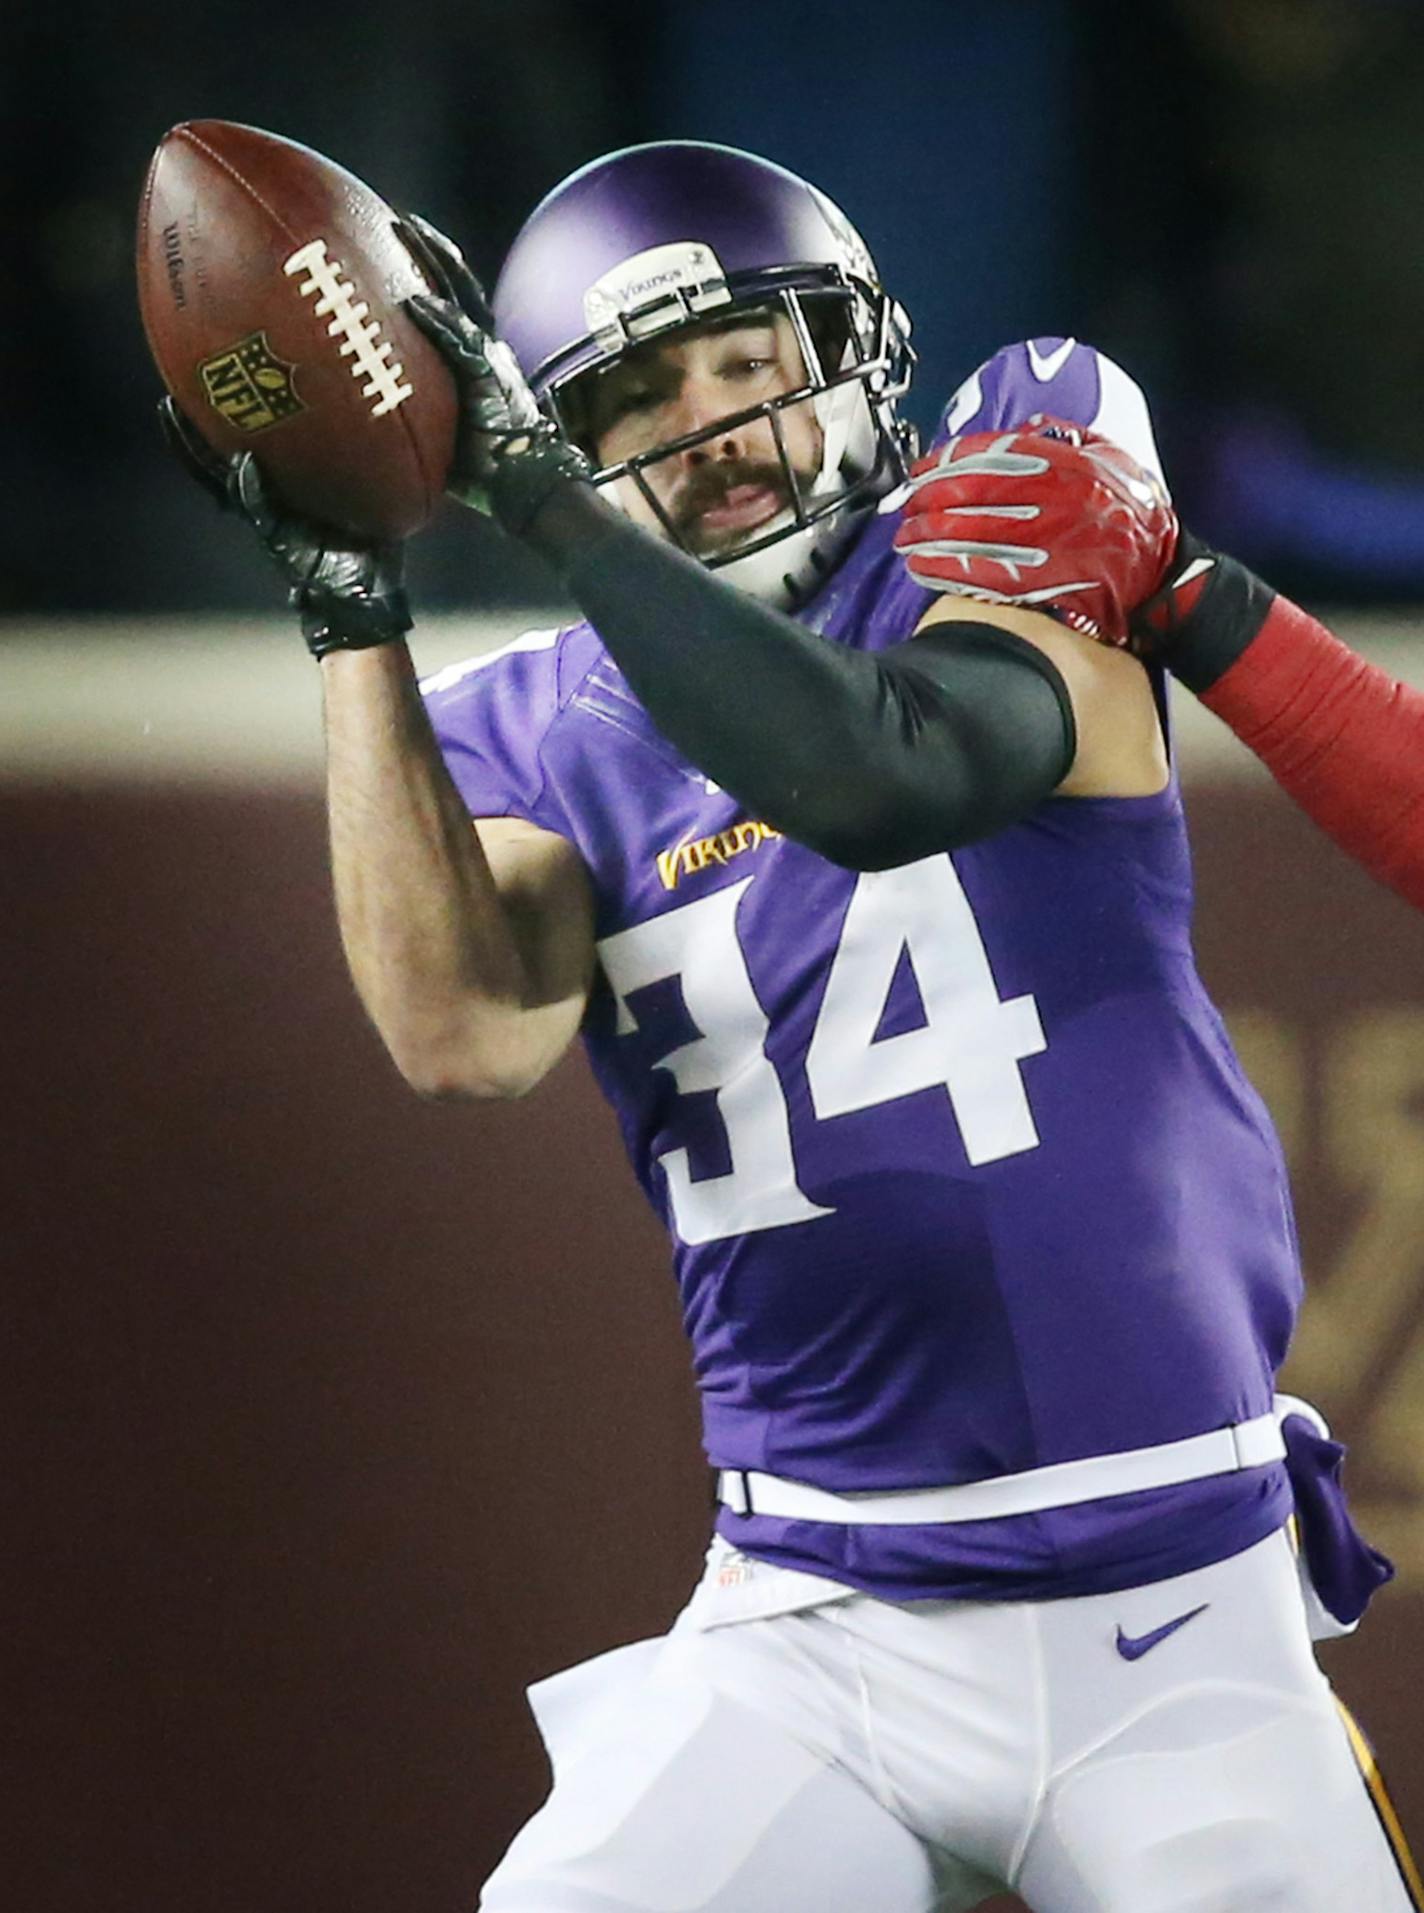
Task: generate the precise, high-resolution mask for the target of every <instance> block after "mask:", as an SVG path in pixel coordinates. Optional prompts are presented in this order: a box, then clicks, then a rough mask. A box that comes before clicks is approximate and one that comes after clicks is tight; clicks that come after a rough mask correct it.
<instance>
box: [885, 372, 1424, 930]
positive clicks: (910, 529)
mask: <svg viewBox="0 0 1424 1913" xmlns="http://www.w3.org/2000/svg"><path fill="white" fill-rule="evenodd" d="M1065 343H1066V342H1065ZM1022 349H1023V348H1009V350H1010V352H1014V351H1021V350H1022ZM1077 349H1078V350H1079V351H1081V350H1083V349H1084V348H1081V347H1080V348H1077ZM1001 356H1002V355H1001ZM997 374H999V365H998V361H997V360H991V361H990V362H989V364H988V365H986V366H984V367H982V368H981V370H980V372H979V373H978V374H976V375H975V376H976V380H977V381H978V384H979V386H980V388H981V398H982V395H983V390H984V389H987V388H992V387H993V386H994V385H995V383H996V375H997ZM1003 417H1004V419H1005V422H1007V423H1018V422H1019V421H1018V420H1017V419H1014V418H1012V417H1010V416H1009V415H1008V414H1007V413H1005V414H1003ZM996 422H997V421H995V420H994V419H993V417H992V416H990V417H989V418H987V419H986V417H985V415H984V411H983V408H982V406H981V409H980V412H979V415H978V416H977V417H976V419H975V425H976V428H977V430H976V433H975V435H973V436H970V437H966V438H962V439H960V440H959V441H958V442H954V443H951V444H950V445H949V446H947V447H945V448H944V450H943V451H942V452H941V453H939V454H938V455H937V456H936V457H935V458H934V459H931V460H927V461H925V462H924V464H923V466H922V468H921V469H920V470H919V471H918V473H917V474H916V476H915V478H914V479H913V481H912V482H913V486H914V490H913V492H912V494H911V498H910V501H909V502H908V504H907V509H906V517H905V521H904V523H903V525H902V526H901V529H900V531H899V533H898V534H897V544H898V545H899V547H900V549H901V550H902V551H903V553H904V555H905V558H906V561H907V563H908V565H909V567H910V571H911V573H912V574H913V576H915V577H916V578H918V579H919V580H920V582H921V583H922V584H925V585H927V586H929V587H930V588H931V589H933V590H943V591H948V592H950V593H962V594H964V595H965V596H968V597H975V596H979V595H981V594H982V595H983V597H984V598H985V599H986V601H989V602H995V601H997V602H1004V603H1033V604H1034V605H1036V606H1039V607H1041V608H1045V609H1051V610H1054V611H1056V612H1058V613H1059V614H1060V615H1061V616H1063V617H1065V618H1066V619H1067V620H1068V621H1069V622H1070V623H1076V624H1077V626H1078V628H1079V629H1084V630H1087V629H1090V628H1091V624H1090V623H1089V622H1084V621H1083V620H1082V618H1081V614H1080V613H1078V612H1077V611H1075V607H1076V606H1079V605H1080V604H1081V602H1082V599H1083V594H1084V589H1085V586H1084V572H1085V559H1086V563H1087V566H1088V568H1089V571H1090V574H1091V571H1092V567H1094V566H1096V567H1097V571H1096V576H1095V583H1096V585H1097V587H1098V598H1097V604H1098V607H1099V609H1100V611H1101V612H1102V614H1103V615H1102V622H1103V627H1104V628H1103V629H1102V630H1101V632H1100V633H1099V635H1100V636H1101V637H1102V638H1103V639H1105V640H1106V641H1108V642H1111V643H1114V644H1126V645H1128V646H1129V647H1130V648H1131V649H1132V650H1134V651H1135V652H1136V653H1137V654H1138V655H1139V656H1142V657H1146V658H1152V659H1157V660H1160V661H1161V662H1162V663H1163V664H1165V665H1166V666H1167V668H1168V669H1169V670H1170V671H1171V673H1172V675H1173V676H1174V677H1175V678H1177V679H1178V681H1179V682H1180V683H1182V684H1184V685H1185V686H1186V687H1187V689H1188V690H1190V691H1192V692H1194V693H1195V694H1196V695H1197V696H1198V697H1199V698H1200V699H1201V701H1202V703H1203V704H1205V705H1206V707H1207V709H1208V710H1210V711H1213V712H1215V714H1216V715H1217V716H1218V717H1219V718H1221V719H1222V721H1223V722H1224V723H1226V724H1228V725H1229V726H1230V727H1231V729H1232V730H1233V731H1234V732H1235V733H1236V735H1237V736H1238V737H1239V738H1240V739H1241V740H1242V742H1243V743H1244V744H1246V745H1247V746H1248V747H1249V748H1250V749H1251V750H1253V751H1254V752H1255V753H1256V755H1257V756H1258V757H1259V758H1260V759H1261V761H1262V762H1263V763H1264V764H1265V765H1266V767H1267V769H1268V770H1269V771H1270V772H1271V774H1272V776H1273V777H1275V779H1276V780H1277V782H1278V783H1279V784H1280V785H1281V787H1282V788H1283V789H1284V790H1286V791H1287V792H1288V793H1289V794H1290V796H1291V797H1293V798H1294V799H1295V801H1296V802H1297V803H1298V804H1299V805H1300V806H1301V808H1302V809H1303V810H1304V811H1306V813H1307V814H1308V815H1309V816H1310V817H1312V818H1313V819H1314V820H1315V822H1316V823H1317V824H1318V825H1319V826H1320V828H1321V829H1322V830H1324V831H1325V832H1326V833H1327V834H1328V835H1329V836H1330V837H1332V838H1333V839H1334V840H1335V842H1336V843H1337V844H1338V845H1339V846H1340V848H1341V849H1342V850H1344V851H1345V852H1346V853H1347V854H1348V855H1349V856H1351V857H1353V858H1354V859H1355V860H1356V861H1357V862H1358V863H1361V864H1363V866H1364V867H1365V869H1366V870H1368V871H1369V872H1370V873H1371V875H1372V876H1375V877H1377V878H1378V879H1379V880H1380V881H1381V882H1382V883H1386V884H1388V885H1390V886H1391V887H1392V888H1393V889H1394V890H1396V891H1397V892H1398V893H1399V894H1400V896H1402V897H1404V898H1405V899H1406V900H1407V901H1408V902H1410V903H1412V904H1414V905H1415V906H1416V908H1419V909H1424V693H1421V692H1420V691H1417V690H1415V689H1413V688H1411V687H1410V686H1408V685H1405V684H1400V683H1398V682H1397V681H1396V680H1395V679H1393V678H1391V677H1390V676H1389V675H1388V674H1387V673H1386V672H1385V671H1382V670H1381V669H1380V668H1379V667H1378V666H1377V665H1373V664H1370V663H1367V662H1366V661H1365V660H1364V659H1363V658H1360V657H1357V656H1356V655H1355V653H1354V652H1352V651H1351V650H1350V649H1349V647H1348V646H1347V645H1345V644H1342V643H1341V641H1340V640H1339V639H1338V638H1337V637H1335V636H1334V635H1333V633H1331V632H1330V631H1328V630H1327V629H1326V627H1325V626H1324V625H1323V624H1321V623H1320V622H1319V620H1318V619H1316V618H1313V617H1312V616H1311V615H1310V614H1309V613H1308V612H1306V611H1303V610H1302V609H1301V608H1300V606H1298V605H1296V604H1293V603H1292V602H1291V601H1290V599H1289V598H1287V597H1285V596H1284V595H1282V594H1281V593H1279V592H1277V591H1275V590H1273V589H1272V588H1271V586H1269V585H1267V584H1265V583H1263V582H1262V580H1261V579H1260V578H1258V577H1256V576H1255V575H1254V574H1253V573H1252V572H1251V571H1249V570H1248V569H1247V568H1246V567H1245V566H1244V565H1242V564H1241V563H1239V562H1238V561H1237V560H1236V559H1235V558H1232V557H1228V556H1226V555H1224V554H1223V553H1220V552H1215V551H1211V550H1209V549H1208V548H1207V547H1206V546H1205V545H1203V544H1202V543H1201V541H1200V540H1198V539H1197V538H1195V537H1193V536H1192V534H1191V533H1190V532H1188V531H1186V530H1182V529H1180V528H1179V527H1178V524H1177V520H1176V518H1175V516H1174V514H1173V513H1172V511H1171V510H1170V508H1169V507H1168V505H1167V503H1166V500H1165V497H1164V496H1163V495H1162V493H1161V492H1160V490H1159V489H1157V488H1156V487H1155V486H1148V485H1147V483H1146V481H1147V477H1148V475H1147V474H1146V473H1144V472H1140V471H1139V473H1138V478H1139V480H1140V481H1141V482H1140V483H1139V485H1138V487H1137V488H1136V489H1135V490H1134V489H1133V488H1132V487H1130V486H1129V487H1127V488H1125V489H1124V488H1119V489H1118V490H1117V491H1116V492H1115V493H1113V494H1112V495H1111V503H1110V504H1109V498H1110V495H1109V493H1108V492H1107V490H1106V489H1105V487H1104V484H1103V461H1104V460H1108V461H1112V462H1115V463H1116V464H1117V465H1118V466H1119V469H1121V460H1120V458H1119V455H1118V454H1116V453H1115V452H1113V451H1112V450H1111V448H1110V447H1109V446H1108V445H1107V444H1106V443H1105V442H1096V443H1095V442H1092V440H1091V439H1089V440H1088V441H1087V442H1085V441H1084V439H1083V437H1082V435H1081V434H1078V433H1074V432H1072V431H1071V430H1066V429H1065V428H1064V427H1063V425H1062V423H1061V422H1059V423H1054V422H1048V423H1046V424H1043V425H1040V426H1038V427H1037V428H1031V431H1030V434H1029V435H1028V437H1032V438H1033V439H1034V440H1035V441H1036V442H1035V443H1033V444H1032V445H1030V444H1029V443H1028V438H1027V437H1020V438H1016V439H1014V440H1013V444H1014V446H1015V447H1017V452H1018V455H1017V456H1008V457H1006V454H1007V453H1008V451H1009V441H1008V440H1006V439H1004V437H1003V435H1002V433H999V434H997V435H995V437H994V438H993V439H992V440H991V439H990V438H986V437H984V436H983V435H982V434H983V433H984V431H985V430H986V429H989V430H990V431H992V428H993V426H994V424H995V423H996ZM991 443H994V444H997V447H998V449H997V451H991V450H990V449H989V447H990V445H991ZM1114 521H1115V523H1114ZM1128 521H1131V525H1130V529H1129V525H1128Z"/></svg>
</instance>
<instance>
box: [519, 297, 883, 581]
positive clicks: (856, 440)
mask: <svg viewBox="0 0 1424 1913" xmlns="http://www.w3.org/2000/svg"><path fill="white" fill-rule="evenodd" d="M747 277H748V278H750V279H752V280H753V283H750V284H745V285H741V286H739V285H736V284H735V283H732V284H729V283H728V282H725V281H720V282H716V283H713V284H710V285H708V286H702V287H698V286H696V285H692V286H687V285H683V286H679V287H677V288H676V289H674V290H673V291H671V292H664V293H662V294H661V295H660V296H658V297H657V298H655V299H653V300H650V301H648V302H647V303H646V304H644V305H641V306H639V307H637V308H635V309H633V310H631V311H629V310H627V309H626V308H625V309H624V310H622V311H619V312H618V313H616V315H613V316H612V317H611V319H610V322H609V323H608V325H607V326H606V327H604V328H601V329H600V332H599V334H598V342H599V345H600V347H601V348H602V350H601V352H600V356H599V358H598V360H597V361H596V363H595V364H593V365H592V366H589V365H587V364H585V365H583V366H581V367H580V368H579V370H578V371H577V372H576V373H573V374H571V375H570V376H568V377H566V378H564V379H563V380H556V381H554V382H553V383H552V384H551V385H550V387H549V389H548V392H547V394H546V399H545V403H546V406H547V408H548V409H549V410H550V411H551V412H552V414H553V416H554V418H555V419H556V420H557V422H558V423H559V424H560V426H561V427H562V429H563V430H564V431H565V432H566V433H567V434H568V436H569V437H571V438H572V439H573V440H574V441H575V442H576V443H577V444H579V445H580V446H581V448H582V449H583V450H584V451H585V452H586V453H587V454H588V455H589V456H590V457H591V458H592V459H593V460H594V463H595V466H596V467H597V469H596V470H595V472H594V474H593V483H594V484H595V485H597V486H599V487H600V488H601V489H603V490H604V491H605V493H606V495H612V496H613V497H614V499H615V501H616V498H617V488H618V486H619V483H620V481H625V482H627V483H631V484H633V485H636V486H637V488H638V491H639V493H640V495H641V497H642V498H643V499H644V501H645V502H646V503H647V505H648V507H649V509H650V511H651V513H652V515H653V517H654V518H655V519H656V521H657V523H658V524H659V525H660V527H661V529H662V531H663V534H664V536H665V537H666V538H667V539H668V540H669V541H670V542H671V543H672V544H674V545H676V546H677V547H678V548H679V549H681V550H684V551H687V552H688V553H689V555H691V556H693V557H695V558H697V559H698V561H699V562H700V563H702V564H705V565H707V566H708V567H709V568H710V569H713V570H718V571H722V572H724V574H725V575H726V576H727V578H728V580H729V582H731V583H734V584H736V585H737V586H738V587H739V588H740V589H743V590H746V591H749V592H751V593H752V594H753V595H754V596H757V597H760V598H764V599H767V600H768V601H770V602H773V603H777V604H780V605H784V606H790V605H794V604H796V603H798V602H800V601H801V600H803V599H804V598H805V597H806V596H808V595H809V593H810V592H811V591H812V590H813V589H814V588H815V586H816V585H817V584H818V583H819V582H820V580H821V578H822V577H824V576H825V575H826V573H827V572H828V571H829V570H830V569H831V566H832V564H833V562H834V560H835V557H836V556H837V554H838V553H839V551H840V549H841V548H842V546H843V545H844V543H845V541H846V539H847V538H848V537H849V536H850V534H851V533H852V532H853V531H854V530H855V529H856V528H857V527H858V525H859V524H860V522H861V520H862V518H863V516H864V514H865V513H866V512H867V511H868V510H869V509H870V508H871V507H872V506H873V505H874V503H875V501H876V500H877V499H879V498H880V497H882V496H883V495H884V494H885V493H886V492H887V491H889V490H890V489H891V488H892V487H893V486H895V485H896V484H898V483H899V482H900V481H901V480H902V478H903V477H904V473H905V464H906V460H907V457H908V456H909V455H910V454H911V453H912V451H913V434H912V431H911V429H910V428H909V427H908V426H906V425H904V424H902V423H901V422H900V421H899V420H898V419H897V418H896V417H895V402H896V400H897V399H898V398H899V397H900V395H901V394H902V393H903V392H904V391H905V389H906V387H907V385H908V383H909V373H910V365H911V362H912V354H911V352H910V348H909V344H908V338H907V333H908V322H907V321H906V320H905V317H904V314H903V313H902V312H901V311H900V310H899V309H898V308H897V307H896V306H895V305H894V304H893V302H892V301H891V300H890V299H889V298H888V296H887V295H886V294H885V293H884V292H883V291H881V290H880V289H879V288H878V287H875V286H872V285H869V284H867V283H865V282H863V281H860V280H858V279H856V278H854V277H853V276H852V275H850V274H847V273H844V272H842V271H841V270H839V269H838V268H835V267H822V268H819V269H813V270H812V271H810V272H808V271H806V270H804V269H803V270H801V271H799V272H798V271H796V270H795V269H791V270H787V269H781V270H775V271H770V272H762V273H758V274H755V275H747ZM769 313H779V314H781V315H783V316H784V318H785V320H786V322H787V324H788V325H789V327H790V330H791V333H792V335H793V336H794V338H795V340H796V344H797V346H798V348H799V351H800V357H801V362H802V366H803V369H804V378H803V380H802V382H800V383H798V384H797V385H796V386H795V387H794V389H792V390H789V391H786V392H780V393H777V394H775V395H774V396H772V397H770V398H768V399H765V400H763V401H761V402H760V403H758V404H756V405H753V406H749V407H747V408H746V409H744V410H741V411H736V412H731V413H729V414H728V415H727V416H726V417H724V418H721V419H718V420H717V421H715V422H714V423H713V424H712V425H710V426H705V427H702V428H700V429H699V430H697V431H696V432H691V433H688V434H686V435H685V436H683V437H681V438H678V439H675V440H668V441H665V442H663V443H661V444H657V445H654V446H652V447H650V448H648V449H647V450H645V451H641V452H639V453H637V454H636V455H634V456H631V457H628V458H626V459H623V460H621V461H619V462H617V463H612V464H608V465H603V466H599V465H598V454H597V448H596V446H595V445H594V444H593V443H592V442H591V433H590V416H591V408H590V399H589V394H590V381H592V380H596V379H598V378H599V376H600V374H601V373H605V372H606V371H607V369H608V368H609V367H611V366H613V365H616V364H618V363H619V362H620V361H621V360H622V359H623V358H624V356H625V354H627V353H628V352H629V351H630V350H631V349H633V348H634V347H637V346H640V345H642V344H643V343H644V342H646V341H649V340H654V341H673V340H675V339H676V338H677V336H678V333H679V332H680V331H682V330H684V329H685V328H687V327H689V326H692V325H702V324H705V323H706V322H707V321H708V320H709V319H715V320H724V319H727V320H730V319H732V318H734V317H742V318H744V319H745V320H746V322H748V323H752V322H755V321H756V320H757V319H760V318H762V317H763V316H765V315H767V314H769ZM803 407H809V408H810V409H811V411H812V413H813V415H814V418H815V421H816V425H817V428H818V436H819V440H820V448H819V449H820V456H819V463H818V465H817V468H816V469H815V470H814V471H810V472H808V471H806V470H804V469H803V470H800V471H798V470H797V468H796V465H795V462H794V459H793V456H792V454H791V451H790V449H789V447H788V443H787V424H788V419H787V414H788V413H790V412H791V411H792V408H803ZM758 420H764V421H765V423H766V425H767V427H768V430H769V436H770V439H771V441H772V445H773V446H774V449H775V461H776V464H777V465H778V466H779V489H780V493H781V496H782V497H783V498H784V499H785V501H786V502H785V504H784V506H783V508H782V509H781V510H780V511H778V512H777V513H776V515H775V516H774V517H773V518H771V519H770V520H769V521H767V522H765V523H763V524H761V525H759V526H757V527H756V528H755V530H754V531H752V532H751V533H750V534H749V535H748V536H747V537H746V538H745V539H744V540H741V541H738V542H736V543H735V544H732V545H730V546H729V547H728V548H727V549H725V550H721V551H716V552H712V553H706V552H702V551H698V550H696V549H695V548H694V547H693V545H692V544H690V543H689V541H688V539H687V537H686V536H685V535H684V533H683V531H682V530H680V528H679V526H678V525H677V524H676V523H675V521H674V519H673V517H672V516H671V514H670V513H669V511H668V510H667V508H666V506H665V505H664V503H663V502H662V501H661V500H660V499H659V497H658V495H657V491H656V489H655V486H654V485H653V484H652V483H651V482H650V470H651V468H653V467H655V466H657V465H659V464H660V463H661V462H662V461H664V460H666V459H670V458H681V457H682V456H683V455H684V454H686V453H687V452H688V451H690V450H693V449H695V448H696V447H698V446H699V445H705V444H709V443H711V442H712V441H713V440H716V439H718V438H719V437H723V436H725V434H726V433H727V432H729V431H735V430H737V429H739V428H743V427H746V426H748V425H751V424H753V423H754V422H756V421H758Z"/></svg>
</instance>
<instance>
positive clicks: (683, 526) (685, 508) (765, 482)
mask: <svg viewBox="0 0 1424 1913" xmlns="http://www.w3.org/2000/svg"><path fill="white" fill-rule="evenodd" d="M740 485H752V486H757V487H759V488H760V487H765V489H766V490H768V491H772V492H775V493H776V496H777V498H778V499H779V500H780V502H781V503H782V504H787V503H789V502H790V492H789V488H788V486H787V482H786V474H785V472H784V471H783V470H782V469H781V462H780V460H774V461H770V462H768V461H766V460H758V459H750V458H736V459H727V460H726V461H725V462H720V461H719V462H718V463H717V464H715V465H711V464H709V465H699V466H698V467H697V469H696V470H695V471H694V472H692V473H691V474H690V475H689V476H688V478H687V481H686V483H685V484H684V485H683V486H682V489H681V490H680V491H679V492H678V493H677V494H676V496H675V497H674V498H673V499H672V501H671V502H670V504H669V506H668V507H667V510H668V515H669V517H670V518H671V519H672V522H673V524H674V525H675V526H676V528H677V529H678V531H680V532H683V531H690V530H691V529H692V528H693V527H694V526H695V525H696V523H697V521H698V519H699V518H700V517H701V516H702V514H703V512H705V511H709V510H711V509H712V508H713V507H714V506H716V505H722V504H725V503H726V500H727V494H728V493H729V492H731V491H734V490H736V488H737V487H738V486H740Z"/></svg>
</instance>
